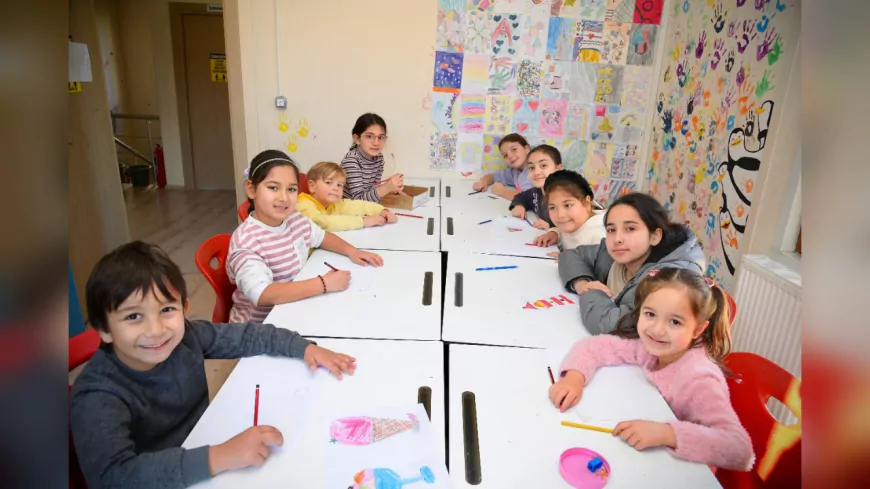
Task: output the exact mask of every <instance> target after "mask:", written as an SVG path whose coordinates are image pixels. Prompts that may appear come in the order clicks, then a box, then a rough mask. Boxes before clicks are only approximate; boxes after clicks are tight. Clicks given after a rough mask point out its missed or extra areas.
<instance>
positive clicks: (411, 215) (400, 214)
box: [394, 212, 423, 219]
mask: <svg viewBox="0 0 870 489" xmlns="http://www.w3.org/2000/svg"><path fill="white" fill-rule="evenodd" d="M394 214H396V215H397V216H405V217H416V218H417V219H423V216H415V215H414V214H402V213H401V212H395V213H394Z"/></svg>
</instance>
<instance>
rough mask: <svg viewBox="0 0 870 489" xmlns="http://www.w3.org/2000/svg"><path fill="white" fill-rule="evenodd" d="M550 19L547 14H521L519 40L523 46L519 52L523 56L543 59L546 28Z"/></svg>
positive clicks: (545, 50)
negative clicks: (521, 21)
mask: <svg viewBox="0 0 870 489" xmlns="http://www.w3.org/2000/svg"><path fill="white" fill-rule="evenodd" d="M549 24H550V21H549V19H548V18H547V16H545V15H544V16H539V15H526V16H523V25H522V30H520V41H521V42H522V45H523V47H524V49H523V51H522V52H521V53H520V54H521V55H522V56H523V57H525V58H528V59H532V60H543V59H544V58H545V57H546V55H547V28H548V27H549Z"/></svg>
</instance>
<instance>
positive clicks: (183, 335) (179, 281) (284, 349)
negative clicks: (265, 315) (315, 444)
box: [70, 241, 356, 489]
mask: <svg viewBox="0 0 870 489" xmlns="http://www.w3.org/2000/svg"><path fill="white" fill-rule="evenodd" d="M86 296H87V306H88V312H89V313H90V319H89V323H90V324H91V326H92V327H94V328H95V329H96V330H97V331H98V332H99V333H100V337H101V339H102V343H101V344H100V348H99V350H98V351H97V352H96V353H95V354H94V356H93V358H91V360H90V362H88V364H87V366H85V368H84V370H83V371H82V373H81V374H80V375H79V377H78V378H77V379H76V382H75V384H74V385H73V388H72V394H71V409H70V428H71V430H72V435H73V441H74V443H75V448H76V452H77V455H78V459H79V465H80V466H81V469H82V472H83V473H84V475H85V479H86V480H87V484H88V487H89V488H90V489H99V488H115V487H124V488H153V487H160V488H182V487H187V486H189V485H192V484H195V483H197V482H199V481H202V480H204V479H208V478H210V477H213V476H215V475H217V474H219V473H221V472H223V471H226V470H236V469H241V468H244V467H248V466H252V465H253V466H260V465H262V464H263V462H265V460H266V457H268V455H269V446H280V445H281V444H282V443H283V438H282V436H281V433H280V432H279V431H278V430H277V429H275V428H274V427H271V426H253V427H251V428H248V429H247V430H245V431H243V432H242V433H240V434H238V435H236V436H235V437H233V438H231V439H230V440H228V441H226V442H224V443H222V444H220V445H215V446H202V447H198V448H194V449H191V450H187V449H184V448H181V444H182V442H184V440H185V439H186V438H187V435H188V434H189V433H190V431H191V430H192V429H193V427H194V426H195V425H196V423H197V421H199V418H200V416H202V414H203V413H204V412H205V410H206V408H207V407H208V385H207V384H206V376H205V368H204V365H203V360H204V359H206V358H239V357H249V356H255V355H261V354H266V355H274V356H287V357H294V358H300V359H304V361H305V363H307V364H308V365H309V366H310V368H311V369H312V370H314V369H316V368H317V366H318V365H322V366H324V367H326V368H328V369H329V370H330V371H331V372H332V373H333V374H334V375H335V376H336V377H337V378H338V379H341V373H342V372H346V373H348V374H353V372H354V370H355V369H356V363H355V362H356V360H355V359H354V358H353V357H349V356H347V355H344V354H340V353H335V352H332V351H330V350H327V349H325V348H321V347H319V346H317V345H315V344H314V343H312V342H310V341H308V340H306V339H305V338H302V337H301V336H299V334H297V333H295V332H293V331H289V330H286V329H279V328H276V327H274V326H272V325H266V324H259V323H247V324H214V323H211V322H209V321H191V320H188V319H185V317H184V312H183V311H184V309H185V308H186V304H187V287H186V285H185V282H184V278H183V276H182V274H181V270H179V268H178V266H177V265H176V264H175V263H173V262H172V260H170V259H169V257H168V256H167V255H166V254H165V253H164V252H163V251H162V250H161V249H160V248H158V247H157V246H154V245H149V244H146V243H143V242H141V241H136V242H133V243H129V244H126V245H124V246H121V247H119V248H118V249H116V250H114V251H113V252H111V253H109V254H108V255H106V256H104V257H103V258H102V259H101V260H100V261H99V262H98V263H97V265H96V266H95V267H94V270H93V272H91V276H90V278H89V279H88V283H87V288H86Z"/></svg>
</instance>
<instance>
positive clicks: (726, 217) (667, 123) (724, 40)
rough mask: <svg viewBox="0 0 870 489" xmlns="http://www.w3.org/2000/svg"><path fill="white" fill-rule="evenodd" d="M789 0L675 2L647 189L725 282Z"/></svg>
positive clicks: (763, 135)
mask: <svg viewBox="0 0 870 489" xmlns="http://www.w3.org/2000/svg"><path fill="white" fill-rule="evenodd" d="M787 1H788V4H787ZM790 2H791V0H674V1H673V2H672V3H670V4H668V5H669V8H668V10H669V12H665V13H664V14H663V15H669V16H670V18H669V19H668V32H669V35H668V36H667V38H668V39H667V41H666V42H667V44H666V46H665V56H664V59H663V62H662V68H661V72H660V74H659V76H660V78H659V80H658V82H657V83H658V103H657V104H656V110H657V117H656V120H655V121H654V125H653V126H654V127H653V128H652V135H651V138H652V141H651V144H650V161H649V166H648V173H647V177H648V178H647V182H646V183H645V187H644V190H645V191H646V192H648V193H649V194H651V195H653V196H654V197H656V198H657V199H658V200H659V201H660V202H662V203H663V204H664V205H665V207H666V208H667V209H668V210H669V212H670V214H671V217H672V218H673V219H674V220H675V221H678V222H684V223H686V225H688V226H689V227H690V228H691V229H692V230H693V231H694V232H695V235H696V236H697V237H698V239H699V241H700V242H701V245H702V247H703V248H704V250H705V255H706V256H707V271H706V273H707V275H708V276H709V277H710V278H712V279H714V280H716V281H717V282H719V283H720V284H722V285H723V286H724V287H725V288H729V287H730V286H731V285H732V282H733V278H734V274H735V272H736V267H737V266H738V264H739V263H740V254H741V252H742V251H741V246H743V243H744V241H745V240H744V234H745V232H746V228H747V221H748V219H749V215H750V210H751V208H752V203H753V199H754V198H755V197H757V196H758V194H759V190H758V189H757V188H756V187H757V186H758V185H759V184H760V182H759V181H758V175H759V169H760V168H761V165H762V164H763V162H764V159H763V155H764V147H765V144H766V142H767V135H768V130H769V128H770V126H771V124H773V123H774V122H775V121H776V118H777V110H776V108H775V104H774V101H773V100H772V97H771V94H772V92H773V91H774V90H775V89H776V87H777V85H778V83H777V79H776V77H775V76H774V74H775V73H776V72H777V71H778V70H777V62H778V61H779V59H780V57H781V56H782V54H783V52H784V48H783V46H793V45H794V40H793V39H785V36H786V35H788V34H789V33H788V32H787V31H788V27H789V26H790V25H791V24H792V23H794V22H796V20H794V19H791V18H790V17H791V15H792V13H793V12H795V9H794V8H793V5H792V4H791V3H790Z"/></svg>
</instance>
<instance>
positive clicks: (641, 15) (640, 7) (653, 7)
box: [633, 0, 689, 24]
mask: <svg viewBox="0 0 870 489" xmlns="http://www.w3.org/2000/svg"><path fill="white" fill-rule="evenodd" d="M683 2H684V4H688V3H689V1H688V0H683ZM674 3H679V2H677V1H676V0H674ZM664 4H665V0H637V2H636V3H635V7H634V17H633V20H634V23H635V24H661V21H662V9H663V8H664Z"/></svg>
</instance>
